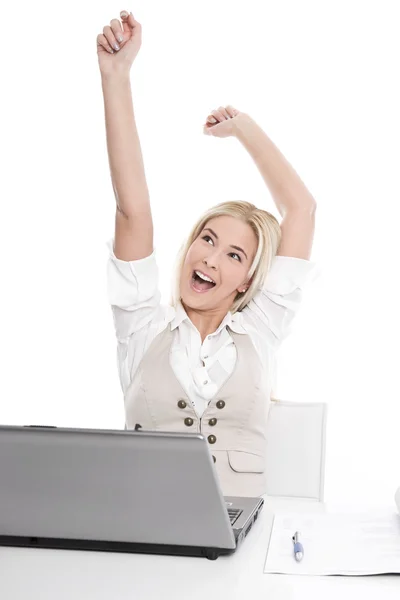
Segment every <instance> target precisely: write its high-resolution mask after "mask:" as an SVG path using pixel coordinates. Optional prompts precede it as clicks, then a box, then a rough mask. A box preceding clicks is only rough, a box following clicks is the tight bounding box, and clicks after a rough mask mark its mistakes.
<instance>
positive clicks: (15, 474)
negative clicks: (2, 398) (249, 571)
mask: <svg viewBox="0 0 400 600" xmlns="http://www.w3.org/2000/svg"><path fill="white" fill-rule="evenodd" d="M0 482H1V484H0V545H2V546H29V547H42V548H64V549H74V550H99V551H108V552H141V553H149V554H175V555H184V556H200V557H206V558H208V559H210V560H215V559H216V558H218V557H219V556H220V555H227V554H231V553H233V552H235V550H236V549H237V548H238V547H239V545H240V544H241V543H242V542H243V540H244V539H245V537H246V536H247V534H248V533H249V531H250V529H251V527H252V526H253V524H254V522H255V521H256V520H257V517H258V515H259V513H260V511H261V509H262V507H263V504H264V500H263V498H245V497H224V496H223V495H222V491H221V488H220V485H219V480H218V478H217V473H216V470H215V467H214V462H213V459H212V455H211V452H210V449H209V447H208V443H207V440H206V439H205V437H204V436H202V435H201V434H193V433H192V434H189V433H169V432H152V431H143V430H138V431H133V430H107V429H76V428H61V427H54V426H53V427H52V426H40V425H33V426H32V425H28V426H9V425H7V426H0Z"/></svg>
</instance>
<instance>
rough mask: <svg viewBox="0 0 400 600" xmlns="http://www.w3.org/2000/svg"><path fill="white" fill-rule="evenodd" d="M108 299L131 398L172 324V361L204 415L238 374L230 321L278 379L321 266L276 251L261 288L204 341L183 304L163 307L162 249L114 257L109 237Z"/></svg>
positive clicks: (121, 372) (123, 379)
mask: <svg viewBox="0 0 400 600" xmlns="http://www.w3.org/2000/svg"><path fill="white" fill-rule="evenodd" d="M107 247H108V249H109V260H108V263H107V289H108V300H109V303H110V304H111V308H112V313H113V318H114V326H115V332H116V337H117V344H118V345H117V361H118V371H119V378H120V382H121V387H122V391H123V393H124V396H125V398H127V397H128V396H129V390H130V389H133V387H134V386H133V383H134V378H135V375H136V373H137V371H138V366H139V363H140V361H141V360H142V358H143V356H144V354H145V352H146V351H147V349H148V348H149V346H150V344H151V343H152V341H153V340H154V338H155V337H156V336H157V335H158V334H159V333H161V331H163V330H164V329H165V328H166V327H167V326H168V325H169V324H170V327H171V329H172V330H176V334H175V339H174V341H173V344H172V348H171V366H172V369H173V371H174V373H175V375H176V377H177V378H178V380H179V382H180V383H181V385H182V387H183V389H184V390H185V391H186V393H187V395H188V397H189V399H190V400H191V402H192V404H193V406H194V408H195V410H196V411H197V414H198V415H199V417H200V416H201V415H202V413H203V411H204V410H205V408H206V406H207V404H208V402H209V401H210V400H211V399H212V398H213V396H214V395H215V393H216V392H217V390H218V389H219V388H220V387H221V385H223V383H224V382H225V380H226V379H227V378H228V377H229V375H230V374H231V373H232V371H233V369H234V367H235V362H236V346H235V344H234V342H233V339H232V337H231V335H230V334H229V331H228V329H227V327H226V326H227V325H229V326H230V327H231V329H232V330H233V331H235V332H237V333H242V334H247V335H250V337H251V340H252V342H253V344H254V346H255V348H256V351H257V352H258V355H259V357H260V359H261V362H262V364H263V365H264V367H265V369H266V372H267V373H268V376H269V381H270V384H271V386H270V392H271V393H272V394H273V392H274V388H275V383H276V379H275V378H276V364H275V354H276V350H277V349H278V347H279V345H280V343H281V342H282V340H283V339H284V338H285V337H286V336H287V335H288V334H289V333H290V325H291V322H292V320H293V317H294V316H295V314H296V313H297V311H298V308H299V306H300V304H301V297H302V289H303V287H304V285H305V284H306V283H307V282H308V281H310V280H314V279H315V278H316V277H317V275H319V271H318V269H317V265H316V263H313V262H310V261H308V260H305V259H302V258H294V257H288V256H275V257H274V259H273V262H272V266H271V269H270V271H269V273H268V275H267V277H266V281H265V283H264V286H263V287H262V289H260V290H259V291H258V292H257V294H256V295H255V297H254V298H253V300H251V301H250V302H249V304H248V305H247V306H246V307H245V308H244V309H243V310H242V311H241V312H236V313H235V314H234V315H232V313H231V312H228V313H227V315H226V316H225V318H224V320H223V321H222V323H221V324H220V325H219V327H218V329H217V330H216V331H214V332H213V333H211V334H210V335H208V336H207V337H206V338H205V340H204V342H203V343H202V342H201V337H200V333H199V331H198V330H197V329H196V327H195V326H194V325H193V323H192V322H191V321H190V319H189V317H188V316H187V314H186V311H185V310H184V308H183V306H182V304H181V303H179V304H178V306H177V309H176V310H175V309H174V308H173V307H172V306H170V305H161V303H160V300H161V294H160V291H159V287H158V266H157V262H156V250H154V251H153V253H152V254H151V255H150V256H147V257H146V258H142V259H139V260H134V261H123V260H120V259H118V258H116V256H115V254H114V240H113V239H111V240H110V241H109V242H107Z"/></svg>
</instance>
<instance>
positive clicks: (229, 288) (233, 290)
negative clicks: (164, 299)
mask: <svg viewBox="0 0 400 600" xmlns="http://www.w3.org/2000/svg"><path fill="white" fill-rule="evenodd" d="M256 250H257V238H256V236H255V234H254V232H253V230H252V229H251V227H250V225H248V224H247V223H244V222H243V221H241V220H240V219H238V218H235V217H230V216H221V217H215V218H213V219H210V220H209V221H208V222H207V223H206V225H205V226H204V228H203V230H202V231H201V232H200V235H199V236H198V237H197V239H195V240H194V242H193V244H192V245H191V246H190V248H189V251H188V253H187V255H186V259H185V263H184V265H183V269H182V274H181V281H180V293H181V298H182V303H183V304H184V305H186V306H188V307H190V308H193V309H199V310H212V309H216V310H222V311H223V312H228V311H229V310H230V308H231V306H232V303H233V301H234V300H235V298H236V295H237V292H242V291H243V290H245V289H247V288H248V286H249V283H250V282H249V281H248V278H247V274H248V272H249V269H250V267H251V265H252V262H253V259H254V256H255V253H256ZM195 271H198V272H201V273H202V274H203V276H206V278H207V277H208V278H209V279H212V280H213V282H214V285H213V284H211V283H210V282H206V281H202V280H201V279H200V278H199V276H195V275H194V272H195Z"/></svg>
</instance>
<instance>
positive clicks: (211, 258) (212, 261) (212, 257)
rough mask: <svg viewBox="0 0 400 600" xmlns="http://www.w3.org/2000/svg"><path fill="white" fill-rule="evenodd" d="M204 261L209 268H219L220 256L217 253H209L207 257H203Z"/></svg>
mask: <svg viewBox="0 0 400 600" xmlns="http://www.w3.org/2000/svg"><path fill="white" fill-rule="evenodd" d="M203 263H204V264H205V265H206V266H207V267H208V268H209V269H214V270H216V269H217V266H218V258H217V256H216V254H209V255H208V256H207V257H205V258H203Z"/></svg>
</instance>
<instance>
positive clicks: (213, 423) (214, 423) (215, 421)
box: [208, 417, 217, 427]
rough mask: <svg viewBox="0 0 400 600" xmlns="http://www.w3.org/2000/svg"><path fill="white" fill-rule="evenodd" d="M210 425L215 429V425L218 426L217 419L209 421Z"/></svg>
mask: <svg viewBox="0 0 400 600" xmlns="http://www.w3.org/2000/svg"><path fill="white" fill-rule="evenodd" d="M208 424H209V425H211V427H214V425H216V424H217V419H216V418H215V417H213V418H212V419H210V420H209V421H208Z"/></svg>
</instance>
